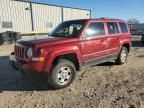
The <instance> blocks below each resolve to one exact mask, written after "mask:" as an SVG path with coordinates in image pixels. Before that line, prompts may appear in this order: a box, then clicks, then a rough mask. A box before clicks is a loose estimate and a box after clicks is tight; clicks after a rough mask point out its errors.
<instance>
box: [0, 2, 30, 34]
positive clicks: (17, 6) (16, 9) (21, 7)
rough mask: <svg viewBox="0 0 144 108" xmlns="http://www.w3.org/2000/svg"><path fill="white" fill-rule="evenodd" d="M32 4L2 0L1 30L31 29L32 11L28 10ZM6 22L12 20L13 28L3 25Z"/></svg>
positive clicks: (0, 12)
mask: <svg viewBox="0 0 144 108" xmlns="http://www.w3.org/2000/svg"><path fill="white" fill-rule="evenodd" d="M29 6H30V4H29V3H26V2H17V1H11V0H0V32H4V31H9V30H13V31H19V32H29V31H31V30H32V29H31V16H30V11H29V10H26V8H27V7H29ZM4 22H12V28H10V27H9V28H5V27H3V26H2V24H3V23H4Z"/></svg>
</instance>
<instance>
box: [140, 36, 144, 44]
mask: <svg viewBox="0 0 144 108" xmlns="http://www.w3.org/2000/svg"><path fill="white" fill-rule="evenodd" d="M141 42H142V44H143V45H144V35H142V38H141Z"/></svg>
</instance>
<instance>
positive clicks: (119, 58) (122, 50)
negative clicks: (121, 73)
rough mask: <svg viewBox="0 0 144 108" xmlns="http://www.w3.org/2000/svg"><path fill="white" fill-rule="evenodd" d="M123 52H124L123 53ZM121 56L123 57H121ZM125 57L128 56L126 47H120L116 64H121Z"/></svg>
mask: <svg viewBox="0 0 144 108" xmlns="http://www.w3.org/2000/svg"><path fill="white" fill-rule="evenodd" d="M124 52H125V53H124ZM123 53H124V54H125V57H124V56H123ZM122 57H123V58H122ZM127 57H128V49H127V48H126V47H122V48H121V51H120V53H119V55H118V58H117V60H116V63H117V64H118V65H122V64H124V63H125V62H126V61H127Z"/></svg>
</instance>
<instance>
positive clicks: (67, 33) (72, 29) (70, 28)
mask: <svg viewBox="0 0 144 108" xmlns="http://www.w3.org/2000/svg"><path fill="white" fill-rule="evenodd" d="M84 23H85V20H77V21H66V22H63V23H61V24H60V25H59V26H58V27H57V28H56V29H55V30H54V31H53V32H52V33H51V34H50V35H51V36H55V37H77V36H78V34H79V33H80V31H81V29H82V28H83V26H84Z"/></svg>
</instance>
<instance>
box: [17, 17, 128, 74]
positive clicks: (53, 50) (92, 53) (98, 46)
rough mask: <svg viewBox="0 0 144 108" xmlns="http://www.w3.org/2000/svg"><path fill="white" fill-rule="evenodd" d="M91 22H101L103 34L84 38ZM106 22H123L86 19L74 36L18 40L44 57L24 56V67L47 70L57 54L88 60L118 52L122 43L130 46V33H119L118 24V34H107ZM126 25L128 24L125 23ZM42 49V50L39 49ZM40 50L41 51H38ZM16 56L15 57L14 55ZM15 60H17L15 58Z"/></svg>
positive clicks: (41, 70)
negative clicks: (41, 59)
mask: <svg viewBox="0 0 144 108" xmlns="http://www.w3.org/2000/svg"><path fill="white" fill-rule="evenodd" d="M91 22H103V23H104V28H105V35H103V36H99V37H98V36H97V37H93V38H87V39H85V38H84V32H85V30H86V28H87V27H88V25H89V24H90V23H91ZM106 22H117V23H118V22H124V21H122V20H119V19H104V18H102V19H88V20H86V23H85V25H84V28H83V30H82V31H81V33H79V36H78V37H75V38H48V39H42V40H34V41H28V42H26V41H24V42H20V43H21V44H23V45H24V46H27V47H33V49H34V56H36V57H45V60H44V61H41V62H38V61H37V62H36V61H35V62H34V61H31V59H29V60H28V59H27V58H24V59H23V61H25V64H24V65H23V68H24V69H32V70H35V71H38V72H49V71H50V69H51V67H52V63H53V61H54V59H55V58H56V57H58V56H61V55H64V54H69V53H74V54H76V56H77V58H78V60H79V63H83V62H85V61H89V60H91V59H95V58H99V57H103V56H105V55H108V54H113V53H119V51H120V49H121V46H122V45H123V44H128V45H129V46H131V34H130V31H129V32H128V33H125V34H123V33H121V30H120V27H119V25H118V28H119V31H120V33H119V34H116V35H109V34H108V28H107V25H106ZM127 26H128V25H127ZM41 49H42V50H41ZM40 52H41V53H40ZM16 58H17V57H16ZM17 60H19V59H18V58H17Z"/></svg>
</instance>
